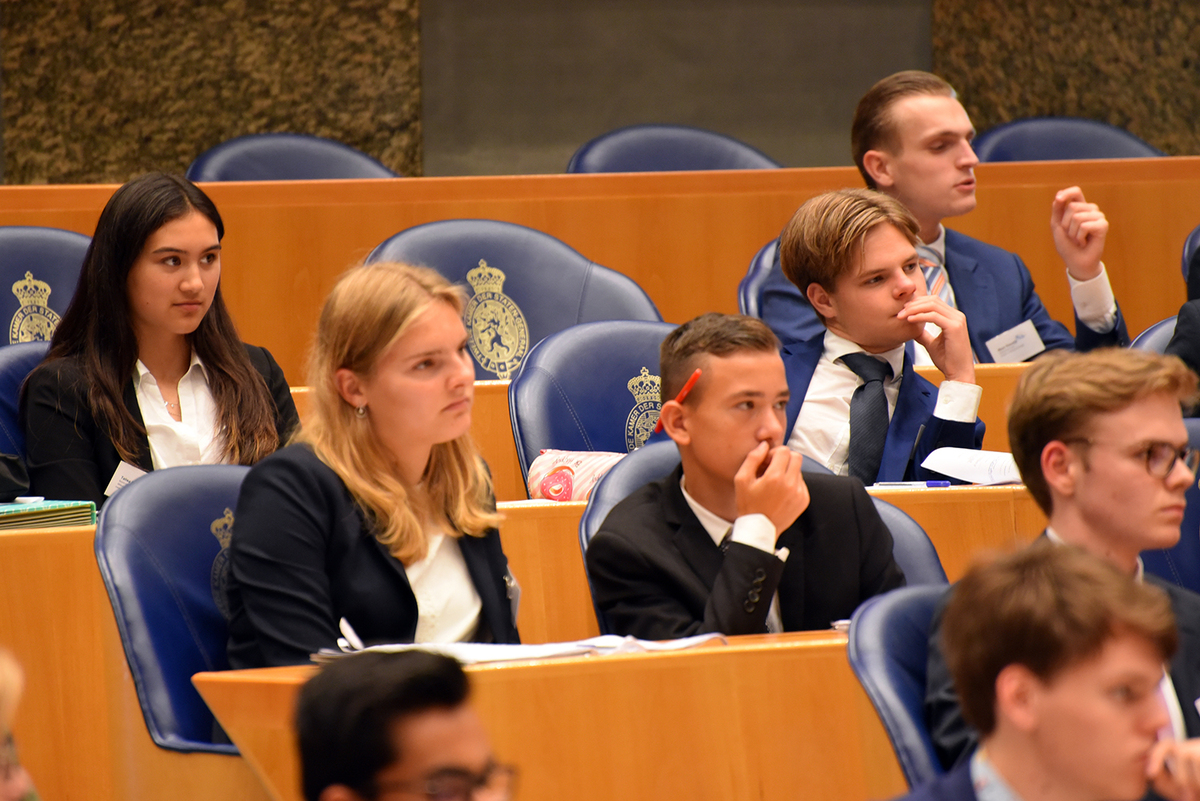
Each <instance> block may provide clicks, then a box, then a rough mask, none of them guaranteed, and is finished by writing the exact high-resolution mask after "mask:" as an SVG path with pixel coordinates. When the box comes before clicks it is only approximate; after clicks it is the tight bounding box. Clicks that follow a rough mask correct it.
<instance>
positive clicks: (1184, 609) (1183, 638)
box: [1146, 574, 1200, 737]
mask: <svg viewBox="0 0 1200 801" xmlns="http://www.w3.org/2000/svg"><path fill="white" fill-rule="evenodd" d="M1146 580H1147V581H1148V582H1151V583H1153V584H1155V585H1157V586H1159V587H1161V588H1163V589H1164V590H1166V593H1167V596H1168V597H1169V598H1170V599H1171V608H1172V610H1173V611H1174V612H1175V626H1176V628H1177V629H1178V631H1179V650H1178V651H1176V653H1175V657H1174V658H1173V659H1172V660H1171V683H1172V684H1174V685H1175V695H1176V696H1178V698H1179V707H1180V711H1181V712H1182V713H1183V722H1184V728H1186V729H1187V734H1188V736H1189V737H1196V736H1197V735H1198V734H1200V712H1198V711H1197V709H1196V700H1197V698H1200V620H1197V619H1196V614H1195V613H1196V611H1197V609H1200V599H1197V598H1196V597H1195V596H1194V595H1192V594H1191V593H1190V592H1189V591H1188V590H1185V589H1182V588H1180V587H1177V586H1176V585H1174V584H1171V583H1170V582H1168V581H1164V580H1162V579H1159V578H1158V577H1156V576H1151V575H1149V574H1147V576H1146Z"/></svg>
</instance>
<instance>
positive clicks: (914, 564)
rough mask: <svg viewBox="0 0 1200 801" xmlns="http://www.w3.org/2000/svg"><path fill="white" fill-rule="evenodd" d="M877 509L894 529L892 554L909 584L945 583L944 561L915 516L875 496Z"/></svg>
mask: <svg viewBox="0 0 1200 801" xmlns="http://www.w3.org/2000/svg"><path fill="white" fill-rule="evenodd" d="M871 500H872V501H874V502H875V511H877V512H879V517H880V518H881V519H882V520H883V524H884V525H885V526H887V528H888V531H890V532H891V533H892V557H893V558H894V559H895V560H896V564H898V565H900V569H901V570H903V571H904V578H905V580H906V581H907V582H908V585H909V586H910V587H911V586H914V585H917V584H941V585H943V586H944V585H945V584H946V571H945V570H943V569H942V561H941V559H940V558H938V553H937V549H936V548H934V547H933V543H932V542H930V541H929V535H927V534H926V533H925V529H923V528H921V524H920V523H918V522H917V521H916V520H913V519H912V518H911V517H909V516H908V514H907V513H906V512H905V511H904V510H902V509H900V508H899V507H898V506H893V505H892V504H890V503H888V502H887V501H884V500H880V499H879V498H876V497H874V496H872V497H871Z"/></svg>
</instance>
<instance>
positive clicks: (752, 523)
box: [729, 514, 788, 561]
mask: <svg viewBox="0 0 1200 801" xmlns="http://www.w3.org/2000/svg"><path fill="white" fill-rule="evenodd" d="M729 539H730V540H731V541H732V542H740V543H741V544H742V545H749V546H750V547H751V548H757V549H758V550H760V551H766V552H767V553H773V554H775V555H776V556H778V557H779V560H780V561H787V555H788V549H787V548H780V549H779V550H778V551H777V550H775V540H776V536H775V524H774V523H772V522H771V519H770V518H769V517H767V516H766V515H763V514H752V515H742V516H741V517H739V518H738V519H737V520H734V521H733V534H732V535H731V536H730V538H729ZM781 552H782V556H781V555H780V553H781Z"/></svg>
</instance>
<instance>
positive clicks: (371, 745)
mask: <svg viewBox="0 0 1200 801" xmlns="http://www.w3.org/2000/svg"><path fill="white" fill-rule="evenodd" d="M467 693H468V686H467V676H466V674H465V673H463V670H462V667H461V666H460V665H459V664H458V662H457V661H455V660H454V659H451V658H450V657H447V656H442V655H440V654H434V653H430V652H428V651H402V652H400V653H392V654H384V653H370V652H368V653H362V654H355V655H353V656H347V657H343V658H340V659H338V660H337V661H335V662H332V663H330V664H328V665H327V666H326V667H325V668H324V669H322V671H321V672H320V673H318V674H317V675H316V676H315V677H314V678H313V679H312V680H310V681H309V682H308V683H307V684H305V685H304V688H303V689H302V690H301V691H300V698H299V701H298V703H297V707H296V729H297V733H298V735H299V741H300V762H301V776H302V784H303V790H304V798H305V801H374V799H380V801H382V800H383V799H392V798H395V799H399V798H425V799H429V801H508V799H510V798H511V797H512V786H513V781H514V774H515V770H514V769H513V768H512V767H509V766H507V765H500V764H497V762H496V761H495V759H494V758H493V756H492V750H491V745H490V744H489V742H488V736H487V733H486V732H485V731H484V730H483V725H482V723H481V722H480V720H479V718H478V716H477V715H476V714H475V712H474V711H473V710H472V709H471V707H470V706H468V705H467Z"/></svg>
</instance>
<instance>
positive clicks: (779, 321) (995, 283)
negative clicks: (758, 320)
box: [759, 228, 1129, 364]
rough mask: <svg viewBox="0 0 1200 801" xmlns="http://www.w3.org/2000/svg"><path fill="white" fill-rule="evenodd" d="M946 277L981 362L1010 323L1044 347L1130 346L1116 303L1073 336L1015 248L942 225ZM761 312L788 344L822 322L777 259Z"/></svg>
mask: <svg viewBox="0 0 1200 801" xmlns="http://www.w3.org/2000/svg"><path fill="white" fill-rule="evenodd" d="M946 277H947V278H948V279H949V281H950V286H951V287H953V288H954V298H955V301H956V302H957V304H958V309H959V311H961V312H962V313H963V314H964V315H966V318H967V331H968V333H969V334H970V337H971V347H972V348H973V349H974V350H975V356H976V357H977V358H978V359H979V361H980V363H981V364H990V363H991V362H993V361H994V359H992V354H991V351H989V350H988V348H987V345H986V344H985V343H986V342H987V341H988V340H989V339H991V338H992V337H994V336H996V335H997V334H1002V333H1004V332H1005V331H1007V330H1008V329H1010V328H1012V327H1013V326H1016V325H1020V324H1021V323H1023V322H1025V321H1026V320H1032V321H1033V324H1034V326H1035V327H1036V328H1037V331H1038V335H1039V336H1040V337H1041V338H1042V342H1043V343H1044V344H1045V346H1046V350H1078V351H1089V350H1092V349H1093V348H1099V347H1104V346H1106V345H1122V346H1124V345H1128V344H1129V332H1128V331H1127V330H1126V328H1125V318H1124V317H1122V316H1121V309H1120V307H1118V308H1117V324H1116V327H1115V328H1114V329H1113V330H1112V331H1110V332H1108V333H1107V334H1098V333H1096V332H1095V331H1093V330H1092V329H1090V328H1088V327H1087V326H1086V325H1084V324H1083V323H1082V322H1080V320H1079V318H1078V317H1076V318H1075V336H1074V337H1072V336H1071V333H1070V332H1069V331H1068V330H1067V327H1066V326H1065V325H1063V324H1062V323H1060V322H1057V321H1056V320H1053V319H1051V317H1050V313H1049V312H1047V311H1046V307H1045V306H1043V305H1042V301H1041V298H1039V297H1038V295H1037V292H1035V291H1034V288H1033V278H1032V277H1031V276H1030V275H1029V269H1028V268H1027V267H1026V266H1025V263H1024V262H1022V261H1021V258H1020V257H1019V256H1017V255H1016V254H1015V253H1009V252H1008V251H1007V250H1004V249H1002V248H998V247H996V246H994V245H989V244H987V243H985V242H980V241H979V240H978V239H973V238H972V237H969V236H967V235H966V234H960V233H958V232H957V231H951V230H950V229H949V228H947V229H946ZM759 313H760V314H761V315H762V319H763V321H764V322H766V324H767V325H769V326H770V327H771V330H773V331H774V332H775V334H776V335H777V336H778V337H779V339H780V340H781V341H782V342H783V343H784V344H787V343H789V342H797V341H801V340H805V339H811V338H812V337H814V336H816V335H817V334H819V333H821V331H822V330H823V328H824V327H823V326H822V324H821V320H820V319H819V318H818V317H817V313H816V311H814V310H813V307H812V306H811V305H810V304H809V302H808V300H807V299H806V298H805V297H804V295H803V294H802V293H801V292H800V290H799V289H797V288H796V286H795V285H794V284H792V282H791V281H788V280H787V278H785V277H784V275H783V271H782V270H781V269H780V268H779V254H778V249H776V255H775V264H774V265H773V266H772V268H771V275H770V277H768V278H767V281H766V283H765V284H764V285H763V290H762V297H761V300H760V303H759Z"/></svg>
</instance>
